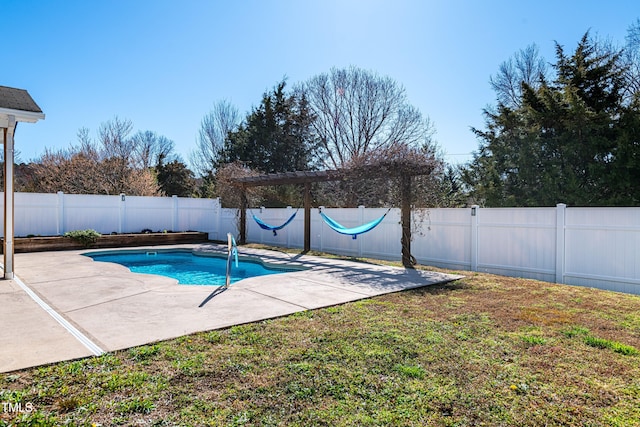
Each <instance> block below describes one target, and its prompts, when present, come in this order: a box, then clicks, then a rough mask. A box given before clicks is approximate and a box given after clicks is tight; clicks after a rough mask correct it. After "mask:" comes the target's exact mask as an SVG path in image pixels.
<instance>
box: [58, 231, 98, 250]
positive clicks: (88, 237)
mask: <svg viewBox="0 0 640 427" xmlns="http://www.w3.org/2000/svg"><path fill="white" fill-rule="evenodd" d="M64 235H65V237H70V238H71V239H72V240H74V241H76V242H78V243H80V244H82V246H84V247H85V248H86V247H89V246H91V245H93V244H94V243H95V242H96V241H97V240H98V238H99V237H100V236H102V235H101V234H100V233H98V232H97V231H96V230H91V229H89V230H74V231H67V232H66V233H64Z"/></svg>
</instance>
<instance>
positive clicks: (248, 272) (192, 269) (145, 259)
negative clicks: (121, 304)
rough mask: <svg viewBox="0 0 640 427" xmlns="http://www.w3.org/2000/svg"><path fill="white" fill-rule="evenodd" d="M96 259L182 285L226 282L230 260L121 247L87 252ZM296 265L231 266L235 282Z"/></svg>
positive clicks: (255, 263) (242, 263)
mask: <svg viewBox="0 0 640 427" xmlns="http://www.w3.org/2000/svg"><path fill="white" fill-rule="evenodd" d="M84 255H86V256H88V257H90V258H93V260H94V261H99V262H114V263H117V264H120V265H124V266H125V267H127V268H128V269H129V270H131V271H132V272H133V273H146V274H157V275H160V276H167V277H171V278H173V279H176V280H177V281H178V283H179V284H181V285H212V286H222V285H224V284H225V279H226V268H227V260H226V258H222V257H219V256H211V255H198V254H197V253H193V252H191V251H145V252H140V251H119V252H108V253H105V252H99V253H86V254H84ZM299 270H300V268H296V267H293V266H290V267H279V266H277V267H276V266H267V265H265V264H263V263H261V262H260V261H258V260H256V261H253V260H247V259H241V260H240V261H239V262H238V267H236V265H235V263H234V264H233V266H232V268H231V283H235V282H237V281H239V280H242V279H246V278H248V277H255V276H265V275H268V274H279V273H287V272H291V271H299Z"/></svg>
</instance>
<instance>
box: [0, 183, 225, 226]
mask: <svg viewBox="0 0 640 427" xmlns="http://www.w3.org/2000/svg"><path fill="white" fill-rule="evenodd" d="M0 194H2V193H0ZM3 196H4V195H2V196H1V197H0V206H1V205H3V203H4V197H3ZM14 205H15V213H14V216H15V221H14V222H15V226H14V235H15V236H16V237H20V236H23V237H24V236H30V235H33V236H57V235H62V234H64V233H65V232H67V231H73V230H84V229H89V228H90V229H94V230H96V231H98V232H100V233H102V234H109V233H113V232H115V233H139V232H141V231H142V230H145V229H149V230H151V231H164V230H171V231H204V232H212V231H215V230H217V229H219V228H220V227H221V225H220V220H221V216H222V214H223V212H222V211H223V209H220V201H219V200H218V199H190V198H183V197H175V196H174V197H141V196H126V195H124V194H120V195H117V196H103V195H89V194H64V193H62V192H59V193H57V194H42V193H15V196H14ZM3 212H4V209H2V212H0V216H2V215H4V214H3ZM3 234H4V230H0V235H3Z"/></svg>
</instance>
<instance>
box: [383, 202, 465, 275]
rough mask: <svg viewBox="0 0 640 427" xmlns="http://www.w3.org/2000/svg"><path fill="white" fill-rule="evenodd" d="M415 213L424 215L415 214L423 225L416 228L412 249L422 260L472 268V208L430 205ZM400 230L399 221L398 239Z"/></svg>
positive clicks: (432, 263)
mask: <svg viewBox="0 0 640 427" xmlns="http://www.w3.org/2000/svg"><path fill="white" fill-rule="evenodd" d="M398 215H399V214H398ZM413 215H414V217H415V216H422V217H423V219H422V221H420V220H416V219H415V218H414V220H413V221H414V224H420V228H418V229H413V230H412V236H413V241H412V242H411V252H412V253H413V256H415V257H416V259H417V260H418V262H419V263H421V264H427V265H434V266H438V267H443V268H453V269H464V270H470V269H471V250H470V248H471V209H427V210H425V211H423V212H422V213H414V214H413ZM398 221H399V219H398ZM412 228H413V227H412ZM400 232H401V231H400V225H398V231H397V233H398V234H397V235H396V236H395V240H398V239H399V237H398V236H400Z"/></svg>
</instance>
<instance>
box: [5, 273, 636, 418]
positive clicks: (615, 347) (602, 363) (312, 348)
mask: <svg viewBox="0 0 640 427" xmlns="http://www.w3.org/2000/svg"><path fill="white" fill-rule="evenodd" d="M465 274H466V275H467V277H466V278H465V279H463V280H459V281H457V282H454V283H449V284H447V285H441V286H431V287H426V288H422V289H416V290H412V291H405V292H400V293H395V294H388V295H384V296H381V297H376V298H371V299H367V300H362V301H357V302H354V303H349V304H344V305H341V306H336V307H330V308H326V309H321V310H314V311H308V312H303V313H298V314H295V315H292V316H287V317H283V318H279V319H273V320H269V321H264V322H258V323H254V324H249V325H242V326H236V327H232V328H229V329H226V330H221V331H211V332H205V333H200V334H196V335H192V336H188V337H183V338H180V339H177V340H172V341H167V342H162V343H158V344H155V345H149V346H143V347H138V348H134V349H131V350H128V351H121V352H116V353H113V354H108V355H105V356H102V357H100V358H93V359H86V360H81V361H75V362H67V363H60V364H57V365H53V366H49V367H43V368H35V369H29V370H24V371H21V372H17V373H14V374H11V375H3V376H0V390H2V396H0V400H1V401H11V402H32V403H33V404H34V406H35V408H36V409H37V411H35V412H33V413H31V414H28V416H26V418H25V419H24V421H23V423H22V424H21V423H20V421H19V419H20V418H18V417H16V416H15V415H12V414H7V413H5V414H0V420H1V421H0V425H12V423H13V424H15V425H59V424H62V423H64V422H70V423H72V424H76V425H91V423H95V424H98V425H116V424H121V425H158V426H160V425H185V426H186V425H255V426H258V425H264V426H266V425H281V426H289V425H294V426H295V425H297V426H310V425H327V426H348V425H372V426H373V425H406V426H422V425H434V426H476V425H492V426H494V425H498V426H499V425H504V426H511V425H519V426H520V425H523V426H540V425H550V426H559V425H569V426H583V425H590V426H634V425H635V426H638V425H640V421H638V420H640V356H639V355H638V354H637V350H636V349H640V298H639V297H637V296H632V295H626V294H620V293H614V292H607V291H600V290H594V289H588V288H580V287H572V286H563V285H555V284H550V283H544V282H538V281H532V280H525V279H517V278H506V277H499V276H492V275H488V274H480V273H469V272H465ZM634 351H635V352H634ZM34 420H36V421H34ZM32 422H34V423H36V424H29V423H32ZM3 423H4V424H3Z"/></svg>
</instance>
